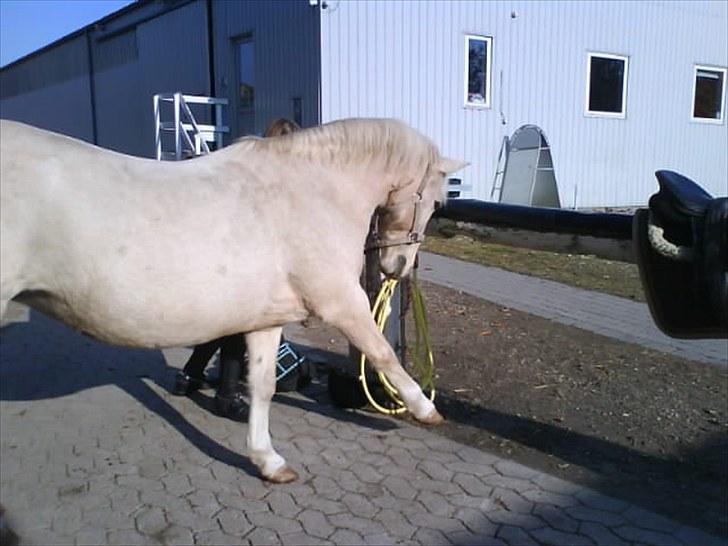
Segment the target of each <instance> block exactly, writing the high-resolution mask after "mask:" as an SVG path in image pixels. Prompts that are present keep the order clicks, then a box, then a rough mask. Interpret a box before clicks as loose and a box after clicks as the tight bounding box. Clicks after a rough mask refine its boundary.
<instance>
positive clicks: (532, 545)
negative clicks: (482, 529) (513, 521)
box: [496, 525, 538, 546]
mask: <svg viewBox="0 0 728 546" xmlns="http://www.w3.org/2000/svg"><path fill="white" fill-rule="evenodd" d="M496 537H497V538H500V539H502V540H504V541H505V542H506V543H508V544H509V545H510V546H538V542H536V541H535V540H533V539H532V538H531V536H530V535H529V534H528V533H526V531H524V530H523V529H521V528H520V527H514V526H513V525H503V526H501V528H500V529H498V534H497V535H496Z"/></svg>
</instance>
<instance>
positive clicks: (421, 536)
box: [413, 528, 452, 546]
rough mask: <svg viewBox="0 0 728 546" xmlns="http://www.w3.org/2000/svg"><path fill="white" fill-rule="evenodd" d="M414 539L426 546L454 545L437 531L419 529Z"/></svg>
mask: <svg viewBox="0 0 728 546" xmlns="http://www.w3.org/2000/svg"><path fill="white" fill-rule="evenodd" d="M413 538H414V539H415V540H416V541H417V542H419V543H420V544H424V545H425V546H442V545H443V544H452V543H451V542H450V541H449V540H448V538H447V536H446V535H445V534H444V533H442V531H438V530H437V529H426V528H422V529H418V530H417V532H416V533H415V536H414V537H413Z"/></svg>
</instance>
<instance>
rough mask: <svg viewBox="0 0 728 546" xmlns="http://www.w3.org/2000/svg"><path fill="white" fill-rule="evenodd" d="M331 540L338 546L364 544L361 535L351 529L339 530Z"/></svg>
mask: <svg viewBox="0 0 728 546" xmlns="http://www.w3.org/2000/svg"><path fill="white" fill-rule="evenodd" d="M329 540H330V541H331V542H333V543H334V544H336V545H337V546H360V545H361V544H364V538H363V537H362V536H361V535H360V534H359V533H355V532H354V531H351V530H349V529H338V530H337V531H336V532H335V533H334V534H333V535H331V537H330V538H329Z"/></svg>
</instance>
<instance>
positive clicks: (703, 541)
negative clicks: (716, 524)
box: [674, 526, 728, 546]
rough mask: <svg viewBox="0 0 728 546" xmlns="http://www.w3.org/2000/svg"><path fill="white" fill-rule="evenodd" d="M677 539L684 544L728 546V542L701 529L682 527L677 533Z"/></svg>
mask: <svg viewBox="0 0 728 546" xmlns="http://www.w3.org/2000/svg"><path fill="white" fill-rule="evenodd" d="M674 535H675V538H677V539H678V540H681V541H682V542H683V543H684V544H689V545H690V544H700V545H701V546H719V545H720V546H726V544H728V540H726V539H722V538H719V537H715V536H711V535H709V534H707V533H705V532H703V531H701V530H700V529H695V528H693V527H687V526H682V527H680V528H679V529H678V530H677V531H676V532H675V533H674Z"/></svg>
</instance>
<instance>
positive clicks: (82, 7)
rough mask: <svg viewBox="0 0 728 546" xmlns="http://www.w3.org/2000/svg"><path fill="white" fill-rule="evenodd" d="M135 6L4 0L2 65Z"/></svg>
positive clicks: (0, 8)
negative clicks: (124, 8)
mask: <svg viewBox="0 0 728 546" xmlns="http://www.w3.org/2000/svg"><path fill="white" fill-rule="evenodd" d="M131 3H132V0H0V66H5V65H6V64H8V63H11V62H13V61H14V60H16V59H19V58H20V57H23V56H24V55H27V54H28V53H31V52H33V51H35V50H36V49H39V48H41V47H43V46H44V45H47V44H50V43H51V42H54V41H55V40H57V39H58V38H62V37H63V36H65V35H66V34H70V33H71V32H73V31H74V30H78V29H79V28H81V27H83V26H86V25H88V24H89V23H93V22H94V21H96V20H98V19H100V18H102V17H103V16H104V15H108V14H109V13H112V12H114V11H116V10H118V9H120V8H123V7H124V6H126V5H128V4H131Z"/></svg>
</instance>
